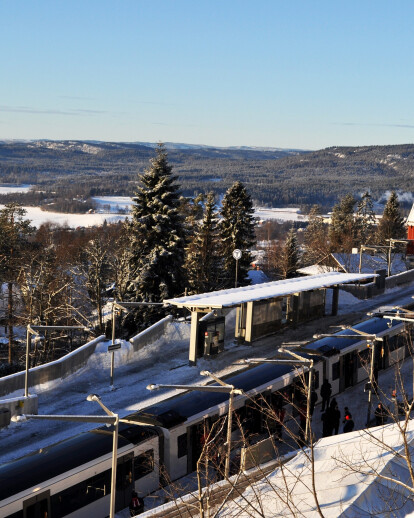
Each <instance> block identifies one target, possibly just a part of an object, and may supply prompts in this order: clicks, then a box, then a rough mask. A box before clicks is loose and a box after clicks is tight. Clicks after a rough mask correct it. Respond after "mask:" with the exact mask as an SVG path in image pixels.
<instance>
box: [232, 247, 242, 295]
mask: <svg viewBox="0 0 414 518" xmlns="http://www.w3.org/2000/svg"><path fill="white" fill-rule="evenodd" d="M241 256H242V251H241V250H239V249H238V248H236V249H234V250H233V258H234V259H235V260H236V278H235V282H234V287H235V288H237V276H238V272H239V259H241Z"/></svg>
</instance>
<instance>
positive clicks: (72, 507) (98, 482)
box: [51, 469, 111, 518]
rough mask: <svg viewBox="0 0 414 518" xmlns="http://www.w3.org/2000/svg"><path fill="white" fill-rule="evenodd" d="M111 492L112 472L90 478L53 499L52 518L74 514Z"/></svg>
mask: <svg viewBox="0 0 414 518" xmlns="http://www.w3.org/2000/svg"><path fill="white" fill-rule="evenodd" d="M110 491H111V470H110V469H108V470H106V471H104V472H103V473H99V475H95V476H94V477H91V478H88V479H87V480H84V481H83V482H80V483H79V484H76V485H74V486H72V487H69V488H68V489H65V490H64V491H61V492H60V493H57V494H56V495H53V496H52V497H51V505H52V516H53V518H55V517H56V518H60V517H61V516H66V515H67V514H70V513H73V512H75V511H77V510H78V509H81V508H82V507H85V505H88V504H90V503H92V502H95V500H99V499H100V498H102V497H104V496H105V495H107V494H109V493H110Z"/></svg>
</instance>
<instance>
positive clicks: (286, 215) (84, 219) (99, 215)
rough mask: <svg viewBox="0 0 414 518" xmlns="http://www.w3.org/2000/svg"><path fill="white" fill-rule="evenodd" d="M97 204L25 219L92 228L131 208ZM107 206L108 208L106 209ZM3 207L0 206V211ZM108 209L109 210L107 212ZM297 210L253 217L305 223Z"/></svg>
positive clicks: (125, 201)
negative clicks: (84, 211)
mask: <svg viewBox="0 0 414 518" xmlns="http://www.w3.org/2000/svg"><path fill="white" fill-rule="evenodd" d="M94 200H95V201H96V202H97V203H98V208H97V212H96V213H93V214H68V213H65V212H50V211H43V210H41V209H40V207H28V206H24V207H23V208H24V209H25V210H26V218H27V219H30V220H31V222H32V225H34V226H35V227H39V226H40V225H42V224H43V223H46V222H48V221H51V222H53V223H58V224H59V225H67V226H69V227H75V228H76V227H92V226H95V225H102V224H103V222H104V221H105V220H106V221H107V222H108V223H116V222H117V221H123V220H124V219H125V218H126V217H127V215H126V214H119V213H118V210H120V209H121V210H122V211H128V210H130V208H131V203H132V200H131V198H129V197H126V196H101V197H99V198H94ZM106 206H108V207H106ZM3 208H4V205H0V210H1V209H3ZM108 209H109V210H108ZM297 210H298V209H255V214H254V215H255V217H257V218H259V219H261V220H267V219H274V220H278V221H306V220H307V216H303V215H302V214H299V213H297V212H296V211H297Z"/></svg>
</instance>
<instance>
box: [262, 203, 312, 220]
mask: <svg viewBox="0 0 414 518" xmlns="http://www.w3.org/2000/svg"><path fill="white" fill-rule="evenodd" d="M254 217H255V218H259V219H260V220H264V221H266V220H272V219H275V220H276V221H280V222H285V221H308V217H307V216H304V215H303V214H301V212H300V209H295V208H287V209H277V208H270V209H269V208H266V207H255V209H254Z"/></svg>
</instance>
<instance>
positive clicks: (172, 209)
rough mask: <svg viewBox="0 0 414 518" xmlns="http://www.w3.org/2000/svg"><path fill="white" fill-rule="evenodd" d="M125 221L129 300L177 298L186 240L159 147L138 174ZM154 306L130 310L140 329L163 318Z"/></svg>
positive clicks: (173, 184)
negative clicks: (128, 240) (129, 217)
mask: <svg viewBox="0 0 414 518" xmlns="http://www.w3.org/2000/svg"><path fill="white" fill-rule="evenodd" d="M134 202H135V203H134V205H133V208H132V221H131V222H130V223H129V227H128V230H129V234H130V239H131V242H130V247H131V259H130V263H131V272H132V283H131V287H132V289H131V291H130V294H129V298H130V299H132V300H135V301H138V302H140V301H145V302H162V301H163V300H164V299H166V298H170V297H174V296H176V295H180V294H181V293H182V292H183V287H184V270H183V263H184V253H185V250H184V248H185V239H184V227H183V218H182V216H181V214H180V211H179V206H180V197H179V194H178V186H177V185H176V178H175V176H173V175H172V166H170V165H169V164H168V161H167V153H166V151H165V148H164V146H163V144H159V145H158V147H157V149H156V156H155V158H154V159H152V160H151V166H150V167H149V168H148V169H147V170H146V171H145V172H144V173H143V174H142V175H141V177H140V186H139V187H138V190H137V192H136V195H135V198H134ZM162 314H163V312H162V310H160V309H159V307H158V306H143V307H142V309H140V310H139V311H137V312H135V322H136V324H138V326H139V327H142V326H144V325H145V326H147V325H148V324H151V323H153V322H154V321H156V320H157V319H158V318H160V317H161V316H162Z"/></svg>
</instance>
